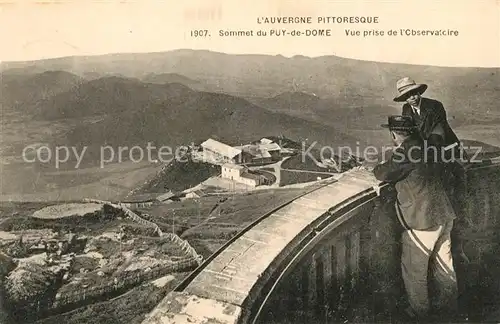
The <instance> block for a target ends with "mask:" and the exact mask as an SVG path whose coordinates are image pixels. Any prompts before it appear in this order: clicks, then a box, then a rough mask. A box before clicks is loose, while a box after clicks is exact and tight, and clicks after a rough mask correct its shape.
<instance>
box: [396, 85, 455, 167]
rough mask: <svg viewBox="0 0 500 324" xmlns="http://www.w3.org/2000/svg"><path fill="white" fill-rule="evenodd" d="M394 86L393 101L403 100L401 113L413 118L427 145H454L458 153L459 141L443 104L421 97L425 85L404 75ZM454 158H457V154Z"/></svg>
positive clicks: (425, 88)
mask: <svg viewBox="0 0 500 324" xmlns="http://www.w3.org/2000/svg"><path fill="white" fill-rule="evenodd" d="M396 87H397V90H398V92H399V94H398V95H397V96H396V97H395V98H394V101H396V102H405V104H404V105H403V111H402V115H403V116H410V117H412V118H413V120H414V121H415V124H417V126H418V129H419V131H420V135H421V136H422V138H423V139H424V140H425V141H428V142H429V145H436V146H440V147H447V146H453V145H454V146H453V148H454V150H455V153H459V152H458V149H459V148H460V141H459V139H458V137H457V135H455V133H454V132H453V130H452V129H451V127H450V125H449V124H448V121H447V119H446V111H445V109H444V107H443V104H442V103H441V102H439V101H437V100H434V99H429V98H424V97H422V94H423V93H424V92H425V90H427V85H426V84H417V83H415V81H414V80H412V79H410V78H409V77H404V78H402V79H400V80H398V82H397V83H396ZM455 158H457V159H458V158H459V156H458V155H457V156H455Z"/></svg>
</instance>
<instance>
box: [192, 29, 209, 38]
mask: <svg viewBox="0 0 500 324" xmlns="http://www.w3.org/2000/svg"><path fill="white" fill-rule="evenodd" d="M207 36H210V34H209V33H208V30H207V29H195V30H192V31H191V37H207Z"/></svg>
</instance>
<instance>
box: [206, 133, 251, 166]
mask: <svg viewBox="0 0 500 324" xmlns="http://www.w3.org/2000/svg"><path fill="white" fill-rule="evenodd" d="M201 147H202V149H203V158H204V161H206V162H209V163H214V164H224V163H244V162H245V161H247V160H248V157H247V155H246V154H242V153H243V151H242V150H241V149H239V148H235V147H232V146H229V145H227V144H224V143H222V142H219V141H216V140H214V139H211V138H209V139H207V140H206V141H205V142H203V143H201Z"/></svg>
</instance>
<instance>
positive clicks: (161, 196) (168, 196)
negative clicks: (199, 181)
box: [156, 191, 176, 201]
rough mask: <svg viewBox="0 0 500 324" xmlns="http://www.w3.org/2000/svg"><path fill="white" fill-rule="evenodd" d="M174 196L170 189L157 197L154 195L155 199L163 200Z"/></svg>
mask: <svg viewBox="0 0 500 324" xmlns="http://www.w3.org/2000/svg"><path fill="white" fill-rule="evenodd" d="M175 196H176V194H175V193H173V192H172V191H169V192H166V193H164V194H161V195H159V196H158V197H156V200H158V201H165V200H168V199H170V198H172V197H175Z"/></svg>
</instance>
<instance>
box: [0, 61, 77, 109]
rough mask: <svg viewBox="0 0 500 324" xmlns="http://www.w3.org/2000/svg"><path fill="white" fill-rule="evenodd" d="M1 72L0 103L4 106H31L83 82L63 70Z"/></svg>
mask: <svg viewBox="0 0 500 324" xmlns="http://www.w3.org/2000/svg"><path fill="white" fill-rule="evenodd" d="M14 72H19V71H13V70H9V71H6V72H3V73H2V74H1V82H0V83H1V84H0V86H1V93H2V96H1V97H0V100H1V103H2V104H3V105H4V106H5V107H16V108H21V109H22V108H31V107H33V106H34V105H35V104H36V103H37V102H38V101H40V100H43V99H47V98H50V97H52V96H54V95H56V94H58V93H62V92H64V91H68V90H70V89H72V88H73V87H76V86H77V85H80V84H82V83H83V82H84V80H83V79H82V78H80V77H79V76H77V75H74V74H71V73H68V72H65V71H47V72H42V73H36V74H23V73H14Z"/></svg>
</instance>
